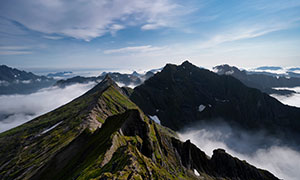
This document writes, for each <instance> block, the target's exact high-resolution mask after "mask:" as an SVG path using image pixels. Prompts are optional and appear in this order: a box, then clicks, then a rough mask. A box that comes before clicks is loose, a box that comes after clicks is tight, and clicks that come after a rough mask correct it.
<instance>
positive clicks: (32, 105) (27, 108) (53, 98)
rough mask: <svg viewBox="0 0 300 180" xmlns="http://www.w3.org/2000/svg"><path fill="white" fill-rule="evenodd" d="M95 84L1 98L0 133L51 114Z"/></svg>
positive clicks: (76, 85)
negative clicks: (47, 113) (50, 112)
mask: <svg viewBox="0 0 300 180" xmlns="http://www.w3.org/2000/svg"><path fill="white" fill-rule="evenodd" d="M94 85H95V84H94V83H89V84H75V85H71V86H67V87H66V88H63V89H62V88H58V87H50V88H45V89H42V90H40V91H38V92H36V93H33V94H29V95H8V96H7V95H5V96H4V95H3V96H0V102H1V104H2V105H3V106H0V132H3V131H6V130H8V129H11V128H13V127H16V126H18V125H21V124H23V123H25V122H27V121H29V120H31V119H33V118H35V117H37V116H39V115H42V114H44V113H46V112H49V111H51V110H53V109H55V108H57V107H59V106H61V105H63V104H66V103H67V102H70V101H71V100H73V99H74V98H76V97H78V96H80V95H81V94H83V93H85V92H86V91H88V90H89V89H91V88H92V87H93V86H94Z"/></svg>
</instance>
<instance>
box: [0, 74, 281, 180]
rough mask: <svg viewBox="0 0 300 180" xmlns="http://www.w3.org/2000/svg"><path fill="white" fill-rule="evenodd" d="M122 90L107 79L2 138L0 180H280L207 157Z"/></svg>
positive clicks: (240, 163) (222, 154)
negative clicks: (155, 121)
mask: <svg viewBox="0 0 300 180" xmlns="http://www.w3.org/2000/svg"><path fill="white" fill-rule="evenodd" d="M121 90H122V89H121V88H119V87H118V86H117V85H116V84H115V83H114V82H113V81H112V80H111V78H110V77H109V76H106V78H105V79H104V80H103V81H102V82H101V83H99V84H98V85H96V86H95V87H94V88H93V89H91V90H90V91H88V92H87V93H85V94H84V95H82V96H80V97H78V98H76V99H75V100H73V101H72V102H70V103H68V104H66V105H64V106H62V107H59V108H57V109H55V110H54V111H52V112H49V113H47V114H45V115H42V116H40V117H37V118H35V119H33V120H31V121H29V122H27V123H25V124H23V125H21V126H19V127H16V128H14V129H11V130H9V131H6V132H4V133H1V134H0V147H2V148H1V149H0V162H1V163H0V178H1V179H78V180H79V179H92V178H98V179H207V180H213V179H222V178H223V179H237V178H239V179H240V178H242V179H246V180H247V179H249V180H250V179H252V178H254V179H262V180H265V179H274V180H277V179H278V178H276V177H275V176H274V175H272V174H271V173H269V172H267V171H264V170H260V169H257V168H255V167H253V166H251V165H249V164H248V163H246V162H244V161H240V160H238V159H236V158H233V157H232V156H230V155H228V154H227V153H225V151H220V150H218V151H216V152H214V156H213V157H212V159H210V158H208V157H207V156H206V155H205V153H204V152H202V151H201V150H200V149H198V148H197V147H196V146H195V145H193V144H192V143H191V142H190V141H187V142H181V141H180V140H178V139H177V138H176V137H175V136H174V133H173V132H172V131H171V130H169V129H167V128H165V127H163V126H160V125H158V124H156V123H154V121H152V120H150V119H149V118H148V117H147V116H146V115H145V114H144V113H143V112H142V110H141V109H140V108H139V107H138V106H136V105H135V104H134V103H133V102H131V101H130V100H129V99H128V97H127V96H125V95H124V94H123V93H122V91H121ZM222 159H223V160H222ZM219 160H220V161H219ZM224 166H228V167H231V168H233V169H235V170H236V171H235V173H231V172H230V169H229V170H228V169H224ZM249 170H250V171H249ZM193 171H197V172H198V173H199V176H198V175H196V174H194V172H193Z"/></svg>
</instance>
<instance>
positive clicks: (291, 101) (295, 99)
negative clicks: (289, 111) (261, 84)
mask: <svg viewBox="0 0 300 180" xmlns="http://www.w3.org/2000/svg"><path fill="white" fill-rule="evenodd" d="M276 89H288V90H293V91H296V92H297V93H296V94H293V95H291V96H280V95H276V94H272V95H271V96H273V97H275V98H276V99H278V100H279V101H280V102H282V103H283V104H287V105H290V106H296V107H300V87H295V88H276Z"/></svg>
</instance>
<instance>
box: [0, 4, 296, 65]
mask: <svg viewBox="0 0 300 180" xmlns="http://www.w3.org/2000/svg"><path fill="white" fill-rule="evenodd" d="M299 47H300V1H299V0H249V1H246V0H245V1H240V0H226V1H225V0H210V1H209V0H185V1H182V0H73V1H68V0H26V1H24V0H2V1H1V2H0V64H6V65H9V66H13V67H19V68H34V67H36V68H43V67H44V68H46V67H47V68H122V69H150V68H157V67H161V66H163V65H165V64H166V63H177V64H178V63H181V62H182V61H184V60H186V59H188V60H189V61H191V62H192V63H194V64H196V65H198V66H202V67H212V66H215V65H218V64H224V63H228V64H231V65H236V66H239V67H245V68H247V67H257V66H263V65H274V66H285V67H291V66H293V67H294V66H300V49H299Z"/></svg>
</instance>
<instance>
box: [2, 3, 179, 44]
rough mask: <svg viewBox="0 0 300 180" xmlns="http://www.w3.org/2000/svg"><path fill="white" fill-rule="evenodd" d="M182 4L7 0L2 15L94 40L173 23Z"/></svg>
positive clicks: (44, 29) (41, 28)
mask: <svg viewBox="0 0 300 180" xmlns="http://www.w3.org/2000/svg"><path fill="white" fill-rule="evenodd" d="M180 8H181V9H184V7H183V6H179V5H178V4H177V3H176V2H175V1H173V0H152V1H150V0H103V1H94V0H87V1H84V2H83V1H81V0H75V1H63V0H55V1H48V0H47V1H44V0H28V1H22V0H9V1H8V0H5V1H4V2H2V3H1V8H0V16H3V17H6V18H8V19H11V20H14V21H17V22H19V23H21V24H22V25H24V26H26V27H27V28H29V29H31V30H34V31H38V32H42V33H46V34H54V33H55V34H59V35H64V36H68V37H73V38H76V39H83V40H86V41H90V40H91V39H93V38H96V37H99V36H102V35H104V34H106V33H108V32H110V33H112V34H115V33H116V32H117V31H118V30H121V29H124V28H125V27H126V26H130V25H141V26H143V27H142V28H143V29H144V30H147V29H156V28H159V27H168V26H171V25H172V21H171V19H172V18H173V17H176V16H177V15H179V14H180V15H181V14H182V13H183V12H184V11H183V10H179V9H180ZM116 22H117V23H118V24H116Z"/></svg>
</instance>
